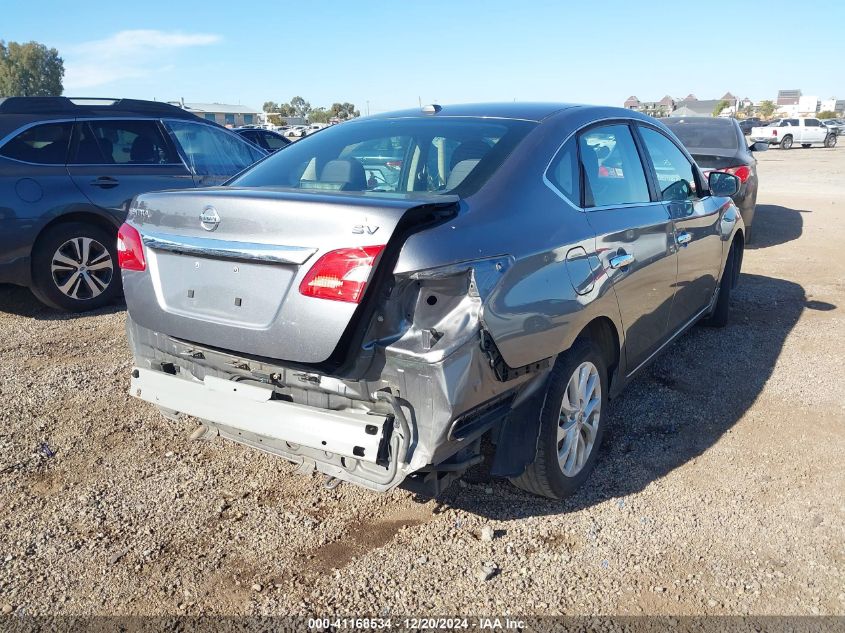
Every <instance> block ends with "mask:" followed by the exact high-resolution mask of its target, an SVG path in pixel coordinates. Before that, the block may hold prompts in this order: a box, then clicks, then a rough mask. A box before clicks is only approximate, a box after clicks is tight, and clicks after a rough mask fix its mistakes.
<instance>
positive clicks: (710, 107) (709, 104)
mask: <svg viewBox="0 0 845 633" xmlns="http://www.w3.org/2000/svg"><path fill="white" fill-rule="evenodd" d="M721 102H722V99H696V98H695V97H693V98H692V99H690V98H689V97H687V98H686V99H683V100H681V101H678V102H677V103H676V104H675V110H674V111H673V112H672V116H713V111H714V110H715V109H716V106H717V105H719V104H720V103H721ZM731 107H733V109H734V111H735V110H736V99H734V101H733V106H730V105H729V106H728V108H731ZM726 109H727V108H726Z"/></svg>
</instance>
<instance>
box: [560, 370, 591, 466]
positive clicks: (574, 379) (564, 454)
mask: <svg viewBox="0 0 845 633" xmlns="http://www.w3.org/2000/svg"><path fill="white" fill-rule="evenodd" d="M600 419H601V380H600V378H599V371H598V368H597V367H596V366H595V365H594V364H593V363H591V362H589V361H586V362H583V363H581V364H580V365H579V366H578V367H577V368H576V369H575V371H574V372H573V373H572V376H571V377H570V378H569V382H568V383H567V385H566V391H564V393H563V401H562V402H561V406H560V418H559V421H558V430H557V455H558V464H559V466H560V469H561V471H562V472H563V474H564V475H565V476H567V477H574V476H575V475H577V474H578V473H579V472H580V471H581V469H582V468H584V464H586V463H587V460H588V459H589V458H590V453H592V451H593V446H594V445H595V443H596V437H597V432H598V428H599V421H600Z"/></svg>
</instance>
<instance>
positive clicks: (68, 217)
mask: <svg viewBox="0 0 845 633" xmlns="http://www.w3.org/2000/svg"><path fill="white" fill-rule="evenodd" d="M70 222H84V223H86V224H92V225H94V226H97V227H99V228H101V229H103V230H104V231H108V232H109V233H114V234H115V239H117V226H115V224H114V222H111V221H110V220H108V219H107V218H104V217H103V216H101V215H97V214H96V213H90V212H86V211H74V212H73V213H65V214H64V215H60V216H59V217H57V218H53V219H52V220H50V221H49V222H48V223H47V224H46V225H45V226H44V228H42V229H41V231H40V232H39V233H38V237H36V238H35V241H34V242H33V243H32V250H35V247H36V245H37V244H38V241H39V240H40V239H41V237H42V236H43V235H44V232H45V231H47V230H49V229H51V228H53V227H54V226H58V225H60V224H68V223H70Z"/></svg>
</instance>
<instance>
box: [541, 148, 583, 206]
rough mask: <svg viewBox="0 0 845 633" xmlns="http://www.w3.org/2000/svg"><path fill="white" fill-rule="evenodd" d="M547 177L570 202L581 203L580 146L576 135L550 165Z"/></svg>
mask: <svg viewBox="0 0 845 633" xmlns="http://www.w3.org/2000/svg"><path fill="white" fill-rule="evenodd" d="M546 178H548V179H549V182H551V183H552V184H553V185H554V186H555V188H556V189H558V190H559V191H560V192H561V193H562V194H563V195H564V196H566V198H567V199H568V200H569V201H570V202H573V203H575V204H576V205H578V206H580V205H581V193H580V186H579V182H578V146H577V145H576V144H575V138H574V137H573V138H571V139H569V140H568V141H567V142H566V143H565V144H564V146H563V147H562V148H561V149H560V151H559V152H558V153H557V156H555V158H554V160H553V161H552V164H551V165H549V170H548V171H547V172H546Z"/></svg>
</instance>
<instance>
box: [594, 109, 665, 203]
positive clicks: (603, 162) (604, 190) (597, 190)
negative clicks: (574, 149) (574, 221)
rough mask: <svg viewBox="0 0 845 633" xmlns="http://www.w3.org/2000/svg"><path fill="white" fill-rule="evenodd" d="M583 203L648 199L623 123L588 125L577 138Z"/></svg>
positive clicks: (634, 149) (635, 155)
mask: <svg viewBox="0 0 845 633" xmlns="http://www.w3.org/2000/svg"><path fill="white" fill-rule="evenodd" d="M578 146H579V150H580V155H581V168H582V169H583V170H584V206H585V207H604V206H616V205H621V204H635V203H641V202H649V201H650V200H651V197H650V195H649V192H648V185H647V184H646V179H645V172H644V171H643V165H642V163H641V162H640V156H639V154H638V152H637V146H636V145H635V144H634V138H633V137H632V136H631V130H630V129H629V128H628V126H627V125H625V124H616V125H604V126H601V127H595V128H591V129H590V130H588V131H586V132H584V133H583V134H581V136H580V137H579V138H578Z"/></svg>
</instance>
